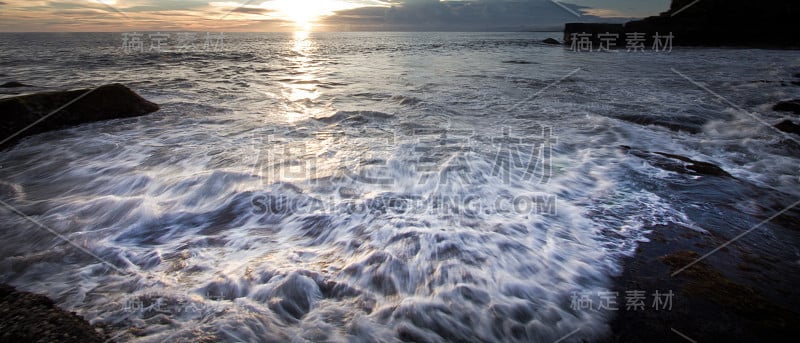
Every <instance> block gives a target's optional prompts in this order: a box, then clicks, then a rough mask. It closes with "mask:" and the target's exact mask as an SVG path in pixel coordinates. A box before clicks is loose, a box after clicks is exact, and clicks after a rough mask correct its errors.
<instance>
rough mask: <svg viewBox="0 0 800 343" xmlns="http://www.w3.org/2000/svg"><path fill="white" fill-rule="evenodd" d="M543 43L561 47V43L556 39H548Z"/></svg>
mask: <svg viewBox="0 0 800 343" xmlns="http://www.w3.org/2000/svg"><path fill="white" fill-rule="evenodd" d="M542 43H545V44H553V45H561V42H559V41H557V40H556V39H554V38H547V39H545V40H543V41H542Z"/></svg>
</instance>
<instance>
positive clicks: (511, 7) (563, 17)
mask: <svg viewBox="0 0 800 343" xmlns="http://www.w3.org/2000/svg"><path fill="white" fill-rule="evenodd" d="M388 2H389V3H392V5H391V6H390V7H361V8H355V9H350V10H345V11H340V12H337V13H336V14H335V15H333V16H330V17H328V18H326V20H325V23H326V24H327V25H331V26H334V27H336V26H338V27H345V28H350V29H353V30H404V31H426V30H429V31H434V30H442V31H502V30H507V31H519V30H536V29H560V28H561V26H562V25H563V24H564V23H565V22H576V21H587V20H593V19H595V20H596V19H598V18H596V17H591V16H582V17H581V18H578V17H576V16H575V15H574V14H572V13H570V12H569V11H567V10H565V9H564V8H561V7H559V6H558V5H556V4H554V3H552V2H551V1H547V0H516V1H504V0H476V1H439V0H401V1H388ZM565 6H568V7H569V8H570V9H572V10H574V11H575V12H577V13H580V11H581V9H582V8H583V7H580V6H576V5H567V4H565Z"/></svg>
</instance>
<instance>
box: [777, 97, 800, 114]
mask: <svg viewBox="0 0 800 343" xmlns="http://www.w3.org/2000/svg"><path fill="white" fill-rule="evenodd" d="M772 109H773V110H775V111H781V112H793V113H795V114H800V99H795V100H789V101H781V102H779V103H778V104H777V105H775V106H773V107H772Z"/></svg>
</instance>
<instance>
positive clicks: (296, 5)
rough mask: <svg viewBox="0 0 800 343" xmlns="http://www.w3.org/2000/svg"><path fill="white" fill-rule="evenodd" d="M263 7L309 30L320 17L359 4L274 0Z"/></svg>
mask: <svg viewBox="0 0 800 343" xmlns="http://www.w3.org/2000/svg"><path fill="white" fill-rule="evenodd" d="M262 7H264V8H266V9H269V10H273V11H275V16H276V17H278V18H281V19H285V20H288V21H291V22H294V24H295V26H296V28H297V29H298V30H301V31H306V32H308V31H311V29H312V26H313V25H314V22H316V21H317V20H319V19H320V18H322V17H324V16H328V15H331V14H333V13H334V12H336V11H341V10H345V9H350V8H355V7H358V5H356V4H353V3H350V2H347V1H341V0H272V1H267V2H264V3H263V4H262Z"/></svg>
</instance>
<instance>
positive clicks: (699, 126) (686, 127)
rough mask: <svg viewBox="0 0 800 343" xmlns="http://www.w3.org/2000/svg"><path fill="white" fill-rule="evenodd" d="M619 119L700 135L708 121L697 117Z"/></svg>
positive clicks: (627, 117)
mask: <svg viewBox="0 0 800 343" xmlns="http://www.w3.org/2000/svg"><path fill="white" fill-rule="evenodd" d="M617 119H620V120H624V121H627V122H630V123H634V124H639V125H655V126H661V127H665V128H667V129H669V130H671V131H684V132H688V133H700V132H702V131H703V125H705V124H706V122H707V120H706V119H703V118H700V117H697V116H681V117H671V118H659V117H653V116H647V115H638V114H633V115H619V116H617Z"/></svg>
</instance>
